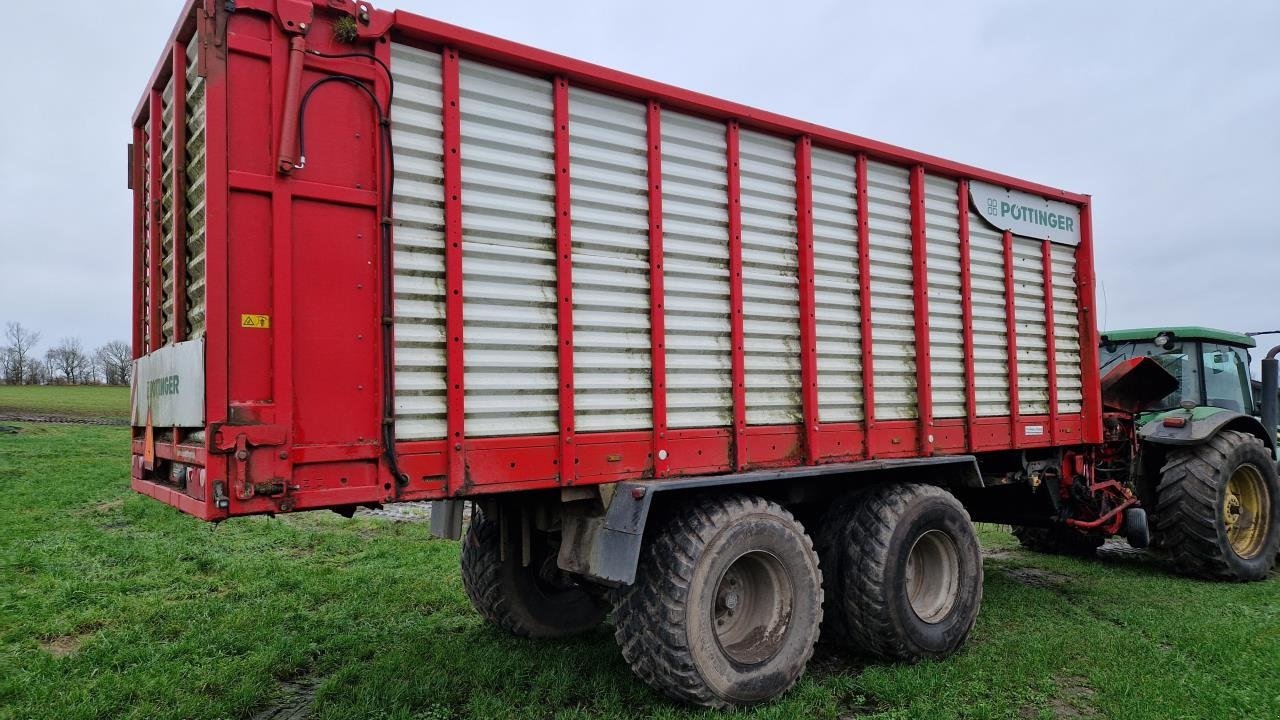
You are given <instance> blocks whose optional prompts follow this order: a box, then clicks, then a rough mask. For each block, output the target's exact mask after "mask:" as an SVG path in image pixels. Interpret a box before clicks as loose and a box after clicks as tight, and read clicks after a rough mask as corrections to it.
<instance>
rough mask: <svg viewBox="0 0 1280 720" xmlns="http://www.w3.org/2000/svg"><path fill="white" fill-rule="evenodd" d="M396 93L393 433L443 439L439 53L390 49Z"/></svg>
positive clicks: (408, 437) (393, 127) (393, 122)
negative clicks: (394, 405) (394, 414)
mask: <svg viewBox="0 0 1280 720" xmlns="http://www.w3.org/2000/svg"><path fill="white" fill-rule="evenodd" d="M391 69H392V73H393V74H394V77H395V96H394V97H393V98H392V101H391V142H392V145H393V146H394V150H395V166H396V175H395V186H394V197H393V200H392V215H393V216H394V218H395V228H394V231H393V237H394V241H395V250H394V255H393V263H394V267H395V270H394V273H395V277H394V279H393V282H394V283H395V307H394V311H395V328H394V331H395V343H396V347H395V394H396V437H397V438H398V439H401V440H420V439H430V438H440V437H444V435H445V432H446V429H445V419H446V417H445V411H446V407H445V405H446V400H445V398H446V393H445V365H446V363H445V324H444V321H445V311H444V307H445V302H444V294H445V291H444V164H443V162H444V145H443V140H442V138H441V117H440V107H441V103H442V100H441V88H440V55H439V54H438V53H433V52H426V51H424V50H418V49H417V48H412V47H408V46H405V45H400V44H394V45H392V46H391Z"/></svg>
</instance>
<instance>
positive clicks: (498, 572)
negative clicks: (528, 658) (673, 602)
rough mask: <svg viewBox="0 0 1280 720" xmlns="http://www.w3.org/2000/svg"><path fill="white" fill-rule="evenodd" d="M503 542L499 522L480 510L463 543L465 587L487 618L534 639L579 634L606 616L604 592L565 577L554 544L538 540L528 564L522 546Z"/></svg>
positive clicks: (480, 611)
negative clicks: (552, 545) (524, 559)
mask: <svg viewBox="0 0 1280 720" xmlns="http://www.w3.org/2000/svg"><path fill="white" fill-rule="evenodd" d="M510 535H511V536H515V537H519V535H518V534H517V533H511V534H510ZM534 537H535V539H537V538H538V536H537V535H535V536H534ZM501 544H502V533H501V531H500V528H499V527H498V523H497V522H496V521H495V520H494V519H493V518H490V517H488V516H487V515H484V514H482V513H481V512H480V511H479V509H477V510H476V511H475V513H474V514H473V516H472V519H471V528H470V529H469V530H468V531H467V536H466V538H465V539H464V540H463V543H462V586H463V588H464V589H465V590H466V591H467V597H468V598H470V599H471V605H472V606H473V607H475V609H476V612H478V613H480V615H481V616H482V617H484V618H485V619H486V620H488V621H489V622H491V623H493V624H494V625H497V626H498V627H500V628H502V629H503V630H505V631H507V632H509V633H511V634H512V635H518V636H520V637H530V638H554V637H565V636H569V635H576V634H578V633H582V632H585V631H587V630H590V629H592V628H594V627H596V626H597V625H599V624H600V623H601V622H602V621H603V620H604V618H605V615H606V614H608V610H609V608H608V605H607V604H606V603H605V602H604V600H603V599H601V597H600V595H601V593H593V592H590V591H589V590H588V589H586V588H584V587H583V586H581V585H578V584H577V583H575V582H574V581H573V580H571V579H570V578H568V577H567V576H565V575H564V573H562V572H561V571H560V570H559V568H558V567H557V566H556V555H555V553H554V552H553V551H552V549H551V548H549V547H544V546H543V544H541V543H538V542H535V543H534V546H535V547H534V548H532V550H531V553H530V559H531V562H530V563H529V564H528V565H524V564H523V562H522V560H523V553H522V552H521V549H520V547H519V546H518V545H516V546H513V547H509V548H507V551H506V552H505V553H504V552H503V551H502V546H501Z"/></svg>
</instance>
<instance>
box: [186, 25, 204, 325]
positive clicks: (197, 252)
mask: <svg viewBox="0 0 1280 720" xmlns="http://www.w3.org/2000/svg"><path fill="white" fill-rule="evenodd" d="M199 52H200V36H199V34H196V35H193V36H192V37H191V42H189V43H187V51H186V62H187V97H186V104H187V113H186V117H187V128H186V130H187V148H186V151H187V167H186V174H187V177H186V200H187V217H186V223H187V233H186V236H187V242H186V245H187V248H186V249H187V287H186V293H187V317H186V321H187V336H186V337H187V339H188V340H194V339H196V338H199V337H201V336H202V335H204V327H205V303H204V297H205V230H204V197H205V154H204V128H205V103H204V78H202V77H200V75H199V73H198V72H197V70H198V69H199V67H198V64H197V61H196V58H197V55H198V54H199Z"/></svg>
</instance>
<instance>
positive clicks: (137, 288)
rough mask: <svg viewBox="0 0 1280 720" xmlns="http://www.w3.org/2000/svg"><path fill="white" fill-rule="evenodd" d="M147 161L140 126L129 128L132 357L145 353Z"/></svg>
mask: <svg viewBox="0 0 1280 720" xmlns="http://www.w3.org/2000/svg"><path fill="white" fill-rule="evenodd" d="M146 161H147V157H146V150H145V148H144V147H143V140H142V126H141V125H135V126H134V128H133V154H132V156H131V157H130V158H129V164H130V166H129V173H130V174H131V176H132V180H131V182H130V184H131V185H132V186H133V273H132V275H133V277H132V278H131V279H132V280H133V317H131V318H130V319H129V320H130V322H131V323H132V325H133V357H134V358H139V357H142V355H144V354H145V353H146V352H147V349H146V348H145V347H143V345H142V343H143V337H142V318H143V317H144V315H143V313H145V312H146V311H147V308H146V298H145V296H144V295H143V294H142V288H143V277H144V275H145V273H146V272H147V264H146V263H147V260H146V258H147V256H146V251H147V238H146V236H145V235H144V228H145V227H146V224H145V223H144V221H143V218H144V217H145V213H146V206H147V205H146V199H145V195H144V194H145V193H146V192H147V188H146V174H145V173H144V171H143V167H144V165H143V163H145V162H146Z"/></svg>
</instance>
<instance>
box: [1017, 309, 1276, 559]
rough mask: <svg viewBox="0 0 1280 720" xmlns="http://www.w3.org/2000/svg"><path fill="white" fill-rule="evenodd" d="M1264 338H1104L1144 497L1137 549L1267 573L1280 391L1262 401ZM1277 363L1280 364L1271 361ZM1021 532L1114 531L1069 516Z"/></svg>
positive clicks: (1112, 402)
mask: <svg viewBox="0 0 1280 720" xmlns="http://www.w3.org/2000/svg"><path fill="white" fill-rule="evenodd" d="M1256 345H1257V343H1256V342H1255V341H1254V339H1253V338H1252V337H1250V336H1248V335H1242V334H1238V333H1233V332H1225V331H1222V330H1213V329H1209V328H1201V327H1173V328H1141V329H1134V330H1120V331H1112V332H1107V333H1105V334H1103V335H1102V337H1101V348H1100V353H1099V363H1100V371H1101V372H1100V374H1101V375H1102V388H1103V405H1104V430H1105V433H1106V436H1107V441H1108V442H1109V443H1110V447H1111V448H1112V449H1113V452H1111V454H1110V455H1109V457H1110V458H1111V462H1112V463H1113V465H1114V468H1113V471H1115V472H1116V473H1117V475H1120V476H1124V477H1125V478H1126V482H1125V485H1126V486H1127V487H1128V488H1130V489H1131V490H1132V492H1133V493H1134V495H1136V498H1137V500H1138V501H1140V504H1141V508H1135V510H1134V511H1132V515H1131V516H1127V517H1126V522H1125V530H1124V532H1125V534H1126V535H1127V536H1128V537H1129V539H1130V543H1131V544H1134V545H1137V546H1143V545H1146V544H1147V542H1148V540H1149V541H1150V546H1151V548H1152V549H1153V550H1154V551H1155V552H1156V554H1157V555H1159V556H1161V557H1163V558H1164V559H1165V560H1166V561H1167V562H1168V563H1169V565H1170V566H1171V567H1172V568H1173V569H1174V570H1176V571H1178V572H1181V573H1184V574H1187V575H1191V576H1195V577H1201V578H1206V579H1215V580H1237V581H1242V580H1258V579H1262V578H1265V577H1266V576H1267V575H1268V574H1269V573H1270V571H1271V569H1272V567H1273V564H1274V563H1275V560H1276V554H1277V549H1278V548H1280V480H1278V479H1277V464H1276V444H1277V442H1276V428H1275V420H1274V418H1275V412H1276V410H1275V398H1274V397H1272V399H1271V404H1270V405H1268V406H1267V407H1266V408H1264V407H1263V406H1262V405H1263V403H1257V402H1255V399H1254V394H1253V389H1252V384H1251V383H1250V380H1249V349H1250V348H1253V347H1256ZM1268 371H1271V372H1272V373H1274V372H1275V365H1274V361H1273V360H1271V359H1270V358H1269V359H1268V361H1267V362H1266V363H1264V375H1265V374H1266V373H1267V372H1268ZM1273 382H1274V380H1273ZM1258 416H1264V417H1266V418H1267V419H1266V420H1265V423H1270V428H1269V429H1268V427H1267V426H1266V425H1265V424H1264V420H1262V419H1259V417H1258ZM1144 510H1145V512H1144ZM1147 516H1150V526H1149V528H1148V525H1147ZM1014 534H1015V535H1017V536H1018V539H1019V540H1020V541H1021V542H1022V544H1023V545H1024V546H1026V547H1029V548H1031V549H1034V550H1038V551H1047V552H1056V553H1071V554H1092V553H1093V551H1094V550H1095V549H1096V548H1097V547H1099V546H1101V544H1102V542H1103V541H1104V539H1105V538H1104V537H1103V536H1101V535H1097V534H1087V533H1080V532H1073V531H1072V529H1071V528H1068V527H1065V526H1062V525H1054V526H1051V527H1048V528H1045V527H1017V526H1015V527H1014Z"/></svg>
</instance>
